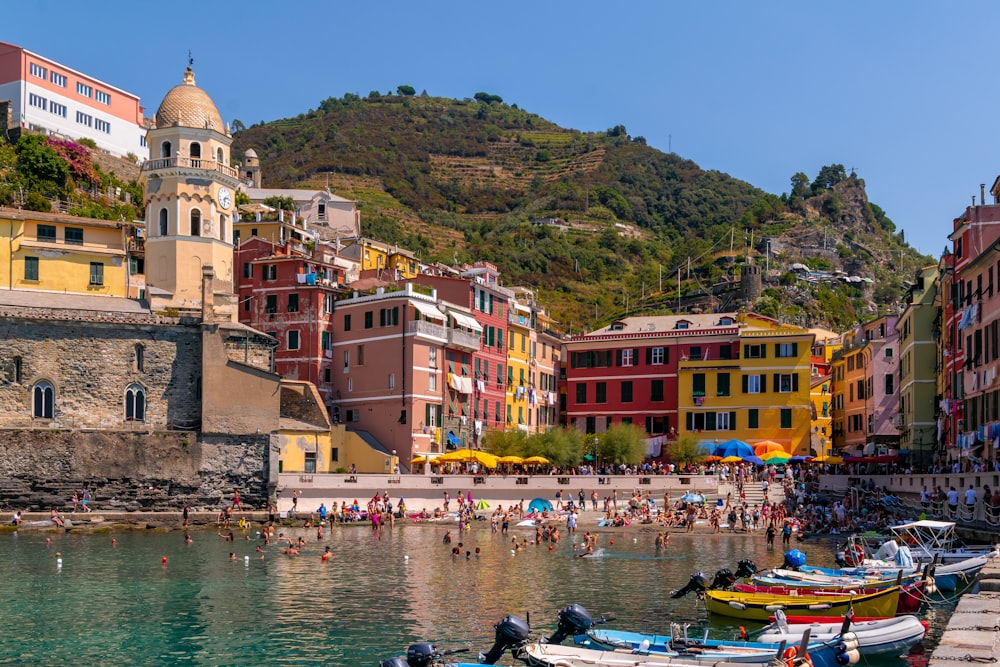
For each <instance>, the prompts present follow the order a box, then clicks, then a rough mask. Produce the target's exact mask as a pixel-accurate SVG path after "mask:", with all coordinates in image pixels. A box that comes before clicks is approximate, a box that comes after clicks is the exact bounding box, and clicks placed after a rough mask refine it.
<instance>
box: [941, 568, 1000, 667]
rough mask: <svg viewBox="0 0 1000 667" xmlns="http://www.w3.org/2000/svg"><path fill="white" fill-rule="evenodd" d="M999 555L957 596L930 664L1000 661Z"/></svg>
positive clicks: (943, 666) (945, 666)
mask: <svg viewBox="0 0 1000 667" xmlns="http://www.w3.org/2000/svg"><path fill="white" fill-rule="evenodd" d="M998 644H1000V559H993V560H992V561H990V563H989V564H987V565H986V567H985V568H983V570H982V572H980V574H979V583H978V584H977V585H976V586H975V587H974V588H973V589H972V590H971V591H970V592H969V593H966V594H965V595H963V596H962V597H961V599H960V600H959V601H958V606H957V607H956V608H955V613H954V614H952V617H951V619H950V620H949V621H948V627H947V628H945V631H944V634H943V635H942V636H941V641H940V643H939V644H938V645H937V648H935V649H934V653H932V654H931V658H930V660H929V661H928V665H929V666H930V667H954V665H955V663H956V662H972V663H996V662H998V661H1000V645H998Z"/></svg>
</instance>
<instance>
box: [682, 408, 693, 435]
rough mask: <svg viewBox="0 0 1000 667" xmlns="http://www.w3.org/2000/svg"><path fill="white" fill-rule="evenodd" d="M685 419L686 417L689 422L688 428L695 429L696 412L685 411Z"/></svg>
mask: <svg viewBox="0 0 1000 667" xmlns="http://www.w3.org/2000/svg"><path fill="white" fill-rule="evenodd" d="M684 419H685V422H686V423H687V430H689V431H693V430H694V414H693V413H691V412H686V413H684Z"/></svg>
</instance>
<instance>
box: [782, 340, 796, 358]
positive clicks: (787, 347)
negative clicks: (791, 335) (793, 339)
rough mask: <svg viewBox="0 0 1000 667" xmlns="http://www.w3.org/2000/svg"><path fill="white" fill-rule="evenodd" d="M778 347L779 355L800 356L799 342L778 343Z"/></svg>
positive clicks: (786, 356)
mask: <svg viewBox="0 0 1000 667" xmlns="http://www.w3.org/2000/svg"><path fill="white" fill-rule="evenodd" d="M777 348H778V356H779V357H784V358H788V357H795V356H798V349H796V348H798V344H797V343H778V344H777Z"/></svg>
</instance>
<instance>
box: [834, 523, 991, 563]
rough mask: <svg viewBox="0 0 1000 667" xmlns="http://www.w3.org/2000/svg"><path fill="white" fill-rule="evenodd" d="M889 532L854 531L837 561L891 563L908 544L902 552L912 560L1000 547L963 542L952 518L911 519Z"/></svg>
mask: <svg viewBox="0 0 1000 667" xmlns="http://www.w3.org/2000/svg"><path fill="white" fill-rule="evenodd" d="M889 532H890V533H891V535H890V536H889V537H888V539H886V538H885V537H879V536H871V535H852V536H851V537H849V538H848V540H847V543H846V544H845V545H844V547H843V548H842V549H841V550H839V551H838V552H837V554H836V557H837V561H838V562H840V563H842V564H844V565H849V566H874V567H886V566H889V567H891V566H893V565H900V564H901V563H900V562H899V561H900V559H899V553H900V550H901V549H902V548H903V547H906V551H904V552H903V553H904V554H908V555H910V556H911V557H912V559H913V562H916V563H931V562H936V563H945V564H947V563H954V562H958V561H964V560H968V559H969V558H976V557H978V556H988V555H989V554H990V553H991V552H993V551H996V550H997V548H998V547H997V545H974V546H963V545H962V543H961V540H960V539H959V538H958V536H957V535H956V534H955V523H954V522H953V521H931V520H927V519H924V520H920V521H911V522H909V523H903V524H900V525H898V526H891V527H890V528H889Z"/></svg>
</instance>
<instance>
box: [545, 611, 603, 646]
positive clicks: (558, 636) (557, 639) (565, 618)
mask: <svg viewBox="0 0 1000 667" xmlns="http://www.w3.org/2000/svg"><path fill="white" fill-rule="evenodd" d="M592 627H594V619H593V617H591V615H590V612H588V611H587V610H586V609H584V608H583V607H581V606H580V605H578V604H571V605H569V606H566V607H563V609H562V611H560V612H559V625H558V626H557V627H556V631H555V634H553V635H552V636H551V637H549V638H548V640H547V641H546V642H545V643H546V644H562V643H563V641H565V640H566V638H567V637H575V636H576V635H582V634H586V632H587V630H590V629H591V628H592Z"/></svg>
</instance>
